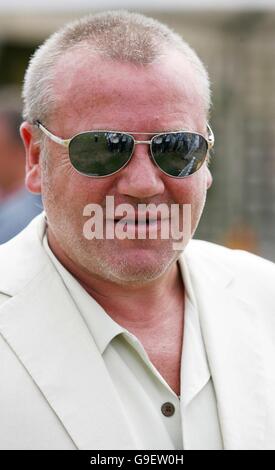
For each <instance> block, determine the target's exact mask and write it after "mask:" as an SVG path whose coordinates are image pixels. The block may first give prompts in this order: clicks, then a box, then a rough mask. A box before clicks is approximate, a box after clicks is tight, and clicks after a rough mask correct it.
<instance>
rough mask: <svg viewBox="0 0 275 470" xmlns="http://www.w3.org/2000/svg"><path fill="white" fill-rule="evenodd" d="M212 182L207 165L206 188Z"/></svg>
mask: <svg viewBox="0 0 275 470" xmlns="http://www.w3.org/2000/svg"><path fill="white" fill-rule="evenodd" d="M212 183H213V176H212V173H211V171H210V170H209V168H208V167H207V168H206V186H207V189H209V188H210V187H211V185H212Z"/></svg>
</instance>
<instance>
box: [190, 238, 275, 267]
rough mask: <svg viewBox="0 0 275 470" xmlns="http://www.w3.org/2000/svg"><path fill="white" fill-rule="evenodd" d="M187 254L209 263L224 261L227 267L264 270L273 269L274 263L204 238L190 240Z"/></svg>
mask: <svg viewBox="0 0 275 470" xmlns="http://www.w3.org/2000/svg"><path fill="white" fill-rule="evenodd" d="M186 253H187V254H188V256H191V257H192V256H193V257H196V258H200V259H201V260H202V261H205V262H206V261H211V263H217V262H218V263H221V262H223V263H225V264H226V265H227V266H228V267H235V268H236V267H237V266H238V267H239V268H240V269H241V268H242V267H243V268H245V269H247V268H249V267H256V266H257V268H259V269H264V270H271V271H272V270H275V263H273V262H272V261H269V260H267V259H265V258H263V257H261V256H258V255H255V254H253V253H250V252H248V251H245V250H236V249H231V248H227V247H225V246H222V245H218V244H216V243H211V242H207V241H204V240H191V241H190V243H189V244H188V246H187V247H186Z"/></svg>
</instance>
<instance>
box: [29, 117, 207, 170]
mask: <svg viewBox="0 0 275 470" xmlns="http://www.w3.org/2000/svg"><path fill="white" fill-rule="evenodd" d="M33 125H34V126H36V127H38V128H39V129H40V130H41V131H42V132H43V133H44V134H45V135H46V136H47V137H49V138H50V139H51V140H52V141H53V142H55V143H56V144H59V145H62V146H63V147H66V148H68V149H69V146H70V143H71V141H72V140H73V139H74V138H75V137H78V136H79V135H82V134H87V133H90V132H110V133H117V134H125V135H128V136H129V137H131V138H132V139H133V142H134V145H133V149H132V152H131V155H130V156H129V158H128V160H127V162H125V164H124V165H123V166H122V167H121V168H119V169H118V170H116V171H114V172H113V173H110V174H108V175H102V176H101V175H96V176H94V175H86V174H85V173H82V172H81V171H79V170H77V169H76V168H75V167H74V166H73V165H72V166H73V168H74V169H75V171H77V172H78V173H79V174H81V175H84V176H87V177H89V178H106V177H108V176H112V175H114V174H115V173H117V172H118V171H120V170H122V169H123V168H125V166H126V165H128V163H129V162H130V160H131V158H132V156H133V154H134V151H135V146H136V145H139V144H148V145H150V154H151V155H150V157H151V159H152V160H153V162H154V164H155V165H156V166H157V168H159V169H160V171H161V172H162V173H164V174H165V175H167V176H170V178H178V179H183V178H188V177H189V176H192V175H193V174H194V173H196V172H197V171H198V170H196V171H194V173H192V174H191V175H184V176H174V175H169V173H166V171H164V170H163V169H162V168H160V166H159V165H158V164H157V162H156V160H155V157H154V154H153V151H152V141H153V139H154V138H156V137H159V136H162V135H167V134H182V133H183V132H186V133H189V134H195V135H199V136H201V137H203V138H204V139H205V141H206V143H207V146H208V147H207V152H206V154H205V157H204V161H205V158H206V156H207V153H208V152H209V150H211V149H212V148H213V147H214V143H215V137H214V133H213V131H212V129H211V127H210V125H209V124H208V123H207V131H208V139H207V138H206V137H205V136H204V135H202V134H200V133H199V132H193V131H189V130H180V131H167V132H157V133H156V132H136V131H135V132H132V131H131V132H130V131H127V132H125V131H113V130H109V129H108V130H104V129H92V130H90V131H84V132H78V133H77V134H75V135H73V136H72V137H71V138H70V139H62V138H61V137H58V136H57V135H55V134H53V133H52V132H50V131H49V129H47V128H46V127H45V126H43V124H42V123H41V122H40V121H35V122H34V123H33ZM133 135H152V136H153V137H152V138H151V139H150V140H136V139H135V138H134V137H133ZM69 157H70V155H69ZM70 161H71V160H70ZM71 164H72V163H71ZM200 168H201V167H200ZM200 168H199V169H200Z"/></svg>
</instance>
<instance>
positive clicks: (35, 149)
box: [20, 121, 41, 193]
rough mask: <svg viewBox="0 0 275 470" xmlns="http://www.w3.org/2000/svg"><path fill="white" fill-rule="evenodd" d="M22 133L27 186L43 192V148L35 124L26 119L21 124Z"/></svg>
mask: <svg viewBox="0 0 275 470" xmlns="http://www.w3.org/2000/svg"><path fill="white" fill-rule="evenodd" d="M20 135H21V138H22V140H23V142H24V147H25V153H26V178H25V184H26V187H27V188H28V190H29V191H31V192H32V193H41V165H40V164H41V161H40V160H41V148H40V143H38V142H37V136H36V132H35V129H34V126H33V125H31V124H30V123H28V122H26V121H24V122H23V123H22V124H21V126H20Z"/></svg>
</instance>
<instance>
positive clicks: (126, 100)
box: [54, 48, 204, 130]
mask: <svg viewBox="0 0 275 470" xmlns="http://www.w3.org/2000/svg"><path fill="white" fill-rule="evenodd" d="M201 87H202V85H201V82H200V80H199V77H198V74H197V73H196V72H195V70H194V67H193V66H192V65H191V64H190V63H189V62H188V60H187V59H185V57H183V56H182V54H180V53H179V52H176V51H171V53H170V54H167V55H166V56H164V57H162V59H161V60H159V61H158V62H156V63H153V64H147V65H141V64H138V65H136V64H133V63H123V62H118V61H114V60H110V59H105V58H104V59H103V58H102V57H99V56H95V55H93V54H91V53H90V52H89V50H88V49H86V48H85V49H84V50H83V49H80V48H79V49H76V50H74V51H73V50H70V51H67V52H66V53H65V54H64V55H63V57H62V58H61V59H59V61H58V63H57V64H56V68H55V75H54V95H55V98H56V103H57V114H59V113H60V115H62V114H63V118H62V119H63V120H64V116H65V121H66V120H68V121H69V120H70V119H74V120H75V118H76V117H77V118H78V119H79V121H80V122H81V123H82V127H83V124H84V123H85V122H87V125H88V123H89V124H90V123H91V116H92V115H93V119H94V124H95V126H96V121H98V124H100V122H101V121H102V119H103V120H105V121H106V119H107V120H108V119H110V120H111V121H112V118H113V120H114V121H115V120H116V119H122V120H124V121H125V123H127V124H128V125H130V127H131V126H133V125H135V123H136V121H137V120H138V119H139V120H140V119H144V120H146V117H148V116H149V115H150V116H151V117H153V118H154V119H155V121H156V125H157V123H158V122H159V125H161V122H160V121H163V120H165V116H167V117H168V118H169V117H170V116H171V115H173V116H174V117H175V116H182V117H183V116H186V119H188V116H190V114H192V113H193V115H194V116H195V115H198V116H201V115H202V114H203V108H204V105H203V99H202V90H201ZM106 124H107V123H106ZM114 124H115V122H114ZM125 130H126V129H125Z"/></svg>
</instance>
